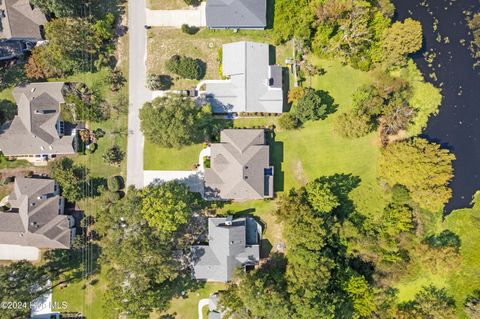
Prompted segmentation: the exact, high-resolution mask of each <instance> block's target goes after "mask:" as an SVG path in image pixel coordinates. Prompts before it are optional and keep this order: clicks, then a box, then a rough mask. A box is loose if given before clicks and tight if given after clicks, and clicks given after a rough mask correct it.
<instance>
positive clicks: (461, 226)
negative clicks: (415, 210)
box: [395, 192, 480, 319]
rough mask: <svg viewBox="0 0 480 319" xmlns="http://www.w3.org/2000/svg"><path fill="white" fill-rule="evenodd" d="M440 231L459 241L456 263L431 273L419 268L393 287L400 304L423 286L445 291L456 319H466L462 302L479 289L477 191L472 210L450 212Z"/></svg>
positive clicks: (479, 194) (479, 200)
mask: <svg viewBox="0 0 480 319" xmlns="http://www.w3.org/2000/svg"><path fill="white" fill-rule="evenodd" d="M444 229H448V230H450V231H452V232H454V233H455V234H457V235H458V236H459V237H460V239H461V248H460V258H459V263H455V264H454V265H451V264H447V266H446V267H444V268H440V269H436V271H435V272H432V271H431V270H429V269H430V268H429V266H430V265H426V264H424V265H419V266H418V269H417V271H416V273H415V275H416V276H415V277H414V278H411V277H408V278H401V279H400V280H399V282H398V283H397V285H396V286H395V287H396V288H398V289H399V299H400V300H401V301H406V300H411V299H412V298H413V297H414V295H415V294H416V293H417V292H418V291H419V290H420V289H421V288H422V286H425V285H430V284H433V285H435V286H437V287H442V288H445V289H446V290H447V293H448V294H449V295H451V296H452V297H454V298H455V301H456V305H457V309H458V314H457V315H458V318H465V319H467V316H466V314H465V313H464V312H463V303H464V301H465V299H466V298H467V297H468V296H469V295H470V294H471V293H472V291H474V290H475V289H480V192H477V194H476V200H475V205H474V207H473V208H471V209H460V210H456V211H453V212H452V213H451V214H450V215H448V216H447V217H446V218H445V221H444V223H443V224H442V225H441V226H440V227H439V229H438V231H437V232H438V233H439V232H441V231H442V230H444Z"/></svg>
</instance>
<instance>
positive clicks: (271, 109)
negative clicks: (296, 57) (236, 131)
mask: <svg viewBox="0 0 480 319" xmlns="http://www.w3.org/2000/svg"><path fill="white" fill-rule="evenodd" d="M269 57H270V46H269V45H268V44H266V43H258V42H246V41H241V42H234V43H228V44H224V45H223V49H222V72H223V76H225V77H227V78H228V79H227V80H215V81H205V83H206V89H205V94H206V98H207V100H208V102H209V103H210V104H211V105H212V110H213V112H214V113H231V112H264V113H282V112H283V101H284V99H283V88H282V82H283V76H282V68H281V67H280V66H278V65H270V61H269V60H270V58H269Z"/></svg>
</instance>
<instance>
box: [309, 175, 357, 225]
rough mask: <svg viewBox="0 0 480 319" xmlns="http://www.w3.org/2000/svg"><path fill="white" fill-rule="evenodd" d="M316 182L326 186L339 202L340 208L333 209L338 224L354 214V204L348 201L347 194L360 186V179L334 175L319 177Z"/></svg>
mask: <svg viewBox="0 0 480 319" xmlns="http://www.w3.org/2000/svg"><path fill="white" fill-rule="evenodd" d="M316 181H318V182H320V183H322V184H326V185H328V186H329V187H330V189H331V191H332V192H333V194H334V195H335V196H336V197H337V198H338V200H339V201H340V206H339V207H338V208H337V209H335V213H336V216H337V218H338V219H339V221H340V222H343V221H344V220H345V219H346V218H347V217H349V216H350V215H351V214H353V213H354V212H355V204H354V203H353V201H352V200H351V199H350V197H349V194H350V192H351V191H353V190H354V189H355V188H357V187H358V186H359V185H360V182H361V179H360V177H358V176H353V175H352V174H334V175H330V176H322V177H319V178H317V179H316Z"/></svg>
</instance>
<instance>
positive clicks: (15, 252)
mask: <svg viewBox="0 0 480 319" xmlns="http://www.w3.org/2000/svg"><path fill="white" fill-rule="evenodd" d="M22 259H26V260H30V261H34V260H39V259H40V250H39V249H38V248H36V247H27V246H19V245H3V244H2V245H0V260H22Z"/></svg>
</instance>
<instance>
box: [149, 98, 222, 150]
mask: <svg viewBox="0 0 480 319" xmlns="http://www.w3.org/2000/svg"><path fill="white" fill-rule="evenodd" d="M140 121H141V129H142V132H143V133H144V134H145V137H146V138H147V140H148V141H150V142H151V143H153V144H157V145H160V146H164V147H182V146H185V145H190V144H193V143H199V142H203V141H205V140H206V139H210V138H211V135H210V133H211V128H210V125H212V127H216V125H213V124H214V119H213V116H212V114H211V113H210V112H208V110H202V109H200V108H199V107H197V106H196V105H195V102H194V101H193V100H192V99H189V98H184V97H182V96H179V95H178V94H170V95H167V96H163V97H158V98H156V99H155V100H153V101H152V102H148V103H146V104H145V105H144V106H143V108H142V109H141V110H140Z"/></svg>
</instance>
